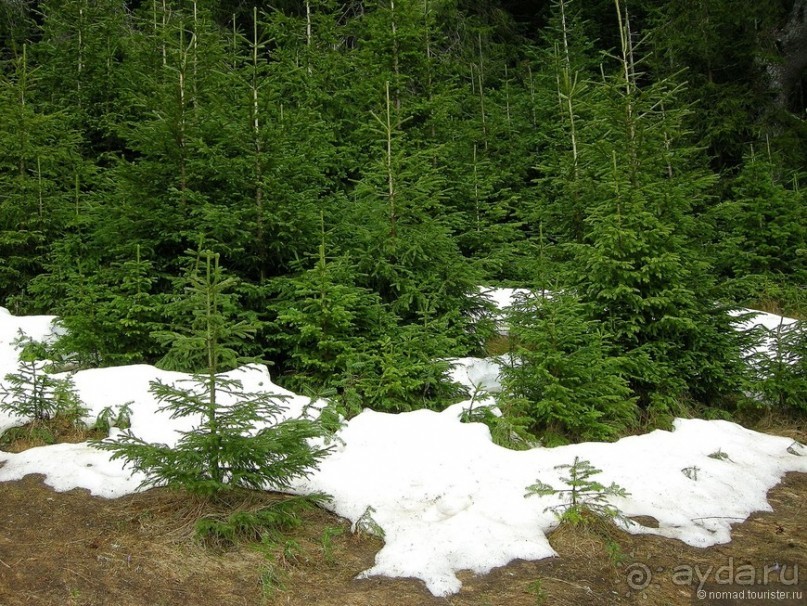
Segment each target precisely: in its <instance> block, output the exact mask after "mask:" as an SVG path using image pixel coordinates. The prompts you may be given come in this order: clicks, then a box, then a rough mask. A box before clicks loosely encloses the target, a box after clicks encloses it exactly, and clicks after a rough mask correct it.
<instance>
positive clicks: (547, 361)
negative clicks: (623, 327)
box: [498, 294, 637, 444]
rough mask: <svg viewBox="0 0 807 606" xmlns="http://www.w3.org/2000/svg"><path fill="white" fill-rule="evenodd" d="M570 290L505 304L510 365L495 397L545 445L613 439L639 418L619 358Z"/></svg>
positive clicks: (622, 362)
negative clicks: (508, 305)
mask: <svg viewBox="0 0 807 606" xmlns="http://www.w3.org/2000/svg"><path fill="white" fill-rule="evenodd" d="M586 315H587V313H586V309H585V307H584V306H583V305H582V304H581V303H580V302H579V301H577V299H576V297H574V296H571V295H568V294H555V295H552V297H551V298H545V297H544V296H543V295H540V294H538V295H530V296H528V297H526V298H524V299H523V300H521V301H519V302H517V303H516V304H515V305H513V307H512V308H511V309H510V310H509V311H508V314H507V322H508V325H509V327H510V330H509V335H510V339H511V343H512V349H511V352H510V356H511V364H510V365H508V366H505V367H504V368H503V370H502V374H503V378H504V380H503V386H502V392H501V394H500V395H499V397H498V401H499V404H500V407H501V408H502V410H504V411H506V412H507V414H508V415H510V416H521V417H524V418H528V419H530V426H529V429H530V431H532V432H533V433H534V434H535V435H537V436H539V437H541V438H542V440H543V441H544V442H546V443H548V444H553V443H557V442H558V441H561V442H562V441H566V440H613V439H616V438H618V437H620V436H621V435H622V434H624V432H625V431H626V430H627V429H629V428H630V427H632V426H633V425H634V423H635V422H636V420H637V414H636V412H637V411H636V406H635V401H634V398H633V397H632V395H631V389H630V387H629V384H628V381H627V378H626V376H625V372H624V370H623V366H624V360H622V359H620V358H619V357H617V356H616V355H615V354H614V351H613V348H612V346H611V345H610V344H609V342H608V339H607V337H606V335H605V334H604V330H603V327H602V326H601V325H600V324H599V323H598V322H596V321H594V320H590V319H587V318H586Z"/></svg>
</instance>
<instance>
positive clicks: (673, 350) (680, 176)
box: [573, 7, 741, 415]
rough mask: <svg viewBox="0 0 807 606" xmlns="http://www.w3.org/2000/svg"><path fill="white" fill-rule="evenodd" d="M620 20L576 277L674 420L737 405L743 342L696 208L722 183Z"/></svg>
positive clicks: (669, 86) (638, 383) (646, 387)
mask: <svg viewBox="0 0 807 606" xmlns="http://www.w3.org/2000/svg"><path fill="white" fill-rule="evenodd" d="M618 8H619V7H618ZM618 16H619V20H620V32H621V41H622V43H621V53H620V54H619V56H618V57H616V59H617V61H616V64H617V67H618V69H617V70H616V71H615V72H614V73H612V74H607V73H606V76H605V79H604V80H603V81H602V83H601V84H598V90H597V95H598V99H597V102H596V104H595V105H593V106H592V115H593V117H594V118H595V119H594V120H592V121H591V123H589V125H587V128H586V132H584V133H582V136H583V137H584V145H585V146H586V147H587V148H588V150H587V151H588V152H589V153H591V154H592V155H591V159H590V165H589V166H588V167H587V169H586V170H587V172H586V179H587V181H586V190H585V196H586V218H585V225H586V231H585V234H584V237H583V242H582V243H581V244H579V245H576V246H575V247H574V251H575V255H576V259H575V262H574V266H573V272H574V274H575V276H576V282H577V289H578V292H579V294H580V296H581V299H582V301H584V302H585V303H586V304H587V305H588V306H589V309H590V310H591V312H590V313H591V314H592V317H593V318H595V319H598V320H600V321H601V322H603V323H604V326H605V329H606V330H607V331H608V334H609V335H611V337H612V339H613V342H614V344H615V345H616V346H617V347H618V350H619V351H620V352H621V353H623V354H624V355H625V356H626V360H627V365H626V366H625V368H626V370H627V372H628V374H629V376H630V380H631V387H632V388H633V390H634V392H635V393H636V395H638V397H639V403H640V405H641V406H642V407H643V408H644V409H645V410H650V411H652V413H653V414H655V413H661V414H662V415H667V414H669V413H670V412H681V411H682V410H683V406H685V403H686V402H687V401H688V400H694V401H698V402H701V403H708V404H719V403H720V402H721V398H724V400H722V402H723V403H725V402H726V401H727V400H729V399H731V397H733V394H734V393H736V391H737V389H738V387H739V382H738V381H739V376H740V372H741V363H740V359H739V356H740V351H739V349H740V347H739V342H738V339H739V337H738V336H737V335H736V332H735V331H734V330H733V328H732V324H733V322H734V321H733V320H732V319H731V318H730V317H729V316H728V315H727V313H726V311H727V310H726V308H725V307H721V306H720V305H718V303H717V301H716V300H715V292H714V289H713V280H712V279H710V277H709V274H708V265H707V262H706V260H705V259H704V255H703V254H702V253H701V252H699V251H698V249H697V248H696V246H695V242H694V240H695V237H694V236H695V235H696V232H695V231H694V230H693V225H694V219H695V218H694V216H693V211H692V205H693V200H696V199H698V198H700V197H703V196H705V195H707V192H708V187H709V186H710V184H711V183H712V182H713V177H712V176H711V175H710V174H709V173H708V172H707V171H706V170H705V169H704V168H703V159H702V158H701V157H700V156H699V153H698V150H697V149H696V148H694V147H693V146H692V145H691V144H687V141H686V134H685V131H684V128H683V122H682V119H683V116H684V115H685V112H686V109H685V108H682V107H681V106H680V103H679V101H678V91H679V88H680V87H679V86H677V85H676V84H675V83H674V82H673V81H671V80H662V81H659V82H655V83H650V84H644V83H643V82H642V78H641V73H640V64H639V62H638V51H637V49H636V48H635V47H634V43H633V39H634V38H633V36H634V34H633V32H632V31H630V28H629V20H628V14H627V12H623V11H622V9H621V8H619V13H618Z"/></svg>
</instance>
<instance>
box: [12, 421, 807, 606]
mask: <svg viewBox="0 0 807 606" xmlns="http://www.w3.org/2000/svg"><path fill="white" fill-rule="evenodd" d="M768 431H770V432H771V433H776V434H778V435H788V436H790V437H793V438H794V439H798V440H799V441H801V442H802V443H807V427H804V426H800V427H794V426H792V425H790V426H779V427H772V428H768ZM261 498H265V499H266V500H267V501H271V500H273V499H277V498H279V497H278V496H277V495H272V494H267V495H265V496H264V497H261ZM768 500H769V502H770V504H771V506H772V507H773V511H772V512H761V513H756V514H754V515H752V516H751V517H750V518H749V519H748V520H746V521H745V522H743V523H741V524H737V525H736V526H735V527H734V530H733V533H732V541H731V543H728V544H726V545H717V546H714V547H710V548H707V549H699V548H695V547H689V546H687V545H685V544H683V543H681V542H679V541H676V540H671V539H664V538H660V537H655V536H633V535H630V534H627V533H624V532H621V531H619V530H617V529H616V528H615V527H613V526H611V525H610V524H608V525H602V524H593V525H592V526H591V527H589V528H581V527H569V526H563V527H561V528H560V529H558V530H556V531H555V532H554V533H552V534H551V535H550V537H549V538H550V542H551V543H552V545H553V547H554V549H555V550H556V551H557V553H558V557H556V558H550V559H545V560H541V561H537V562H525V561H516V562H512V563H511V564H509V565H508V566H505V567H502V568H498V569H496V570H494V571H492V572H491V573H489V574H487V575H482V576H478V575H475V574H473V573H471V572H466V573H461V574H460V578H461V580H462V582H463V587H462V590H461V591H460V593H459V594H457V595H453V596H449V597H447V598H436V597H434V596H432V595H431V594H430V593H429V592H428V591H427V590H426V588H425V586H424V585H423V583H422V582H420V581H418V580H413V579H389V578H372V579H363V580H357V579H355V577H356V575H357V574H358V573H359V572H361V571H362V570H365V569H366V568H369V567H370V566H372V565H373V561H374V557H375V554H376V552H377V551H378V550H379V549H380V548H381V546H382V543H381V540H380V539H378V538H375V537H371V536H366V535H354V534H352V533H351V532H350V526H349V524H348V522H347V521H345V520H343V519H340V518H338V517H336V516H334V515H332V514H330V513H328V512H326V511H324V510H320V509H313V510H310V511H308V512H304V513H303V514H302V516H303V524H302V525H301V526H300V527H299V528H297V529H295V530H291V531H289V532H288V533H287V534H286V535H285V536H284V538H283V539H282V540H281V541H280V542H279V543H276V544H274V545H269V544H260V543H258V544H252V545H248V544H247V545H240V546H238V547H236V548H233V549H229V550H214V549H211V548H209V547H204V546H202V545H199V544H198V543H196V542H194V541H193V540H192V539H190V538H189V535H190V533H189V529H190V524H189V522H188V520H189V519H191V516H192V514H193V511H191V510H190V509H189V507H188V505H187V501H186V500H185V499H183V498H182V497H181V496H180V495H178V494H176V493H171V492H168V491H166V490H164V489H153V490H149V491H147V492H144V493H140V494H135V495H130V496H127V497H123V498H120V499H114V500H107V499H102V498H98V497H93V496H90V494H89V493H88V492H87V491H86V490H72V491H70V492H65V493H57V492H54V491H53V490H52V489H50V488H49V487H47V486H46V485H44V484H43V482H42V477H41V476H27V477H26V478H24V479H22V480H20V481H16V482H6V483H2V484H0V606H23V605H26V606H27V605H30V606H40V605H41V606H46V605H48V606H49V605H54V606H55V605H59V606H91V605H92V606H101V605H104V606H105V605H110V606H112V605H114V606H174V605H176V606H180V605H181V606H208V605H209V606H240V605H249V606H259V605H263V604H266V605H278V606H281V605H295V606H297V605H299V606H303V605H305V606H311V605H323V606H415V605H417V606H424V605H426V606H428V605H439V606H461V605H462V606H471V605H473V606H486V605H490V606H500V605H501V606H504V605H507V606H522V605H523V606H526V605H530V606H534V605H537V604H548V605H558V606H563V605H575V606H581V605H589V604H591V605H610V604H647V605H654V606H655V605H658V606H672V605H676V604H682V605H683V604H703V605H713V604H752V603H753V604H776V605H777V606H779V605H783V604H784V605H787V604H802V605H803V604H805V603H807V599H805V598H804V597H803V598H802V599H801V600H799V601H786V600H779V601H763V602H751V601H738V602H730V601H722V602H721V601H715V600H709V599H703V600H700V599H697V598H696V597H693V596H695V594H696V590H697V588H698V587H697V585H698V578H704V579H706V580H707V583H709V582H711V583H714V582H715V581H718V582H721V581H722V582H725V581H727V580H735V581H738V582H740V583H747V582H749V575H751V576H752V577H753V579H752V580H754V581H755V582H756V583H757V585H755V586H754V587H753V588H754V589H757V590H761V589H772V588H780V589H784V590H791V591H792V590H794V589H799V588H800V589H802V590H807V474H795V473H791V474H788V475H787V476H786V477H785V478H784V479H783V481H782V482H781V483H780V484H779V485H778V486H776V487H775V488H773V489H772V490H771V491H770V492H769V493H768ZM643 522H644V523H647V520H643ZM777 565H778V566H779V567H781V569H780V572H776V571H773V568H774V567H776V566H777ZM796 565H798V572H796V571H795V570H794V568H793V567H794V566H796ZM766 569H767V571H768V573H767V574H768V578H767V579H766V578H765V574H766ZM648 572H649V573H650V578H648V577H647V574H646V573H648ZM780 574H781V579H779V575H780ZM643 575H644V576H643ZM799 575H800V576H799ZM687 577H690V578H692V579H693V584H691V585H690V584H687V583H686V582H685V581H686V579H687ZM795 579H798V581H799V585H798V586H795V587H794V586H793V585H790V584H789V583H790V582H791V581H793V580H795ZM780 581H781V583H780ZM631 582H632V583H633V586H634V587H633V588H631V586H630V585H631ZM760 582H761V583H762V584H760ZM645 585H646V586H645ZM726 587H727V586H723V585H721V586H720V587H719V588H726ZM738 587H739V589H743V588H745V587H746V586H745V585H740V586H735V587H734V588H738ZM706 588H707V589H709V587H706ZM804 596H807V593H805V594H804Z"/></svg>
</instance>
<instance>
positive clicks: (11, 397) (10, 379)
mask: <svg viewBox="0 0 807 606" xmlns="http://www.w3.org/2000/svg"><path fill="white" fill-rule="evenodd" d="M14 346H15V347H16V348H17V349H19V350H20V356H19V370H18V372H15V373H9V374H7V375H6V376H5V381H4V383H0V410H2V411H3V412H9V413H11V414H14V415H17V416H20V417H23V418H28V419H31V422H32V423H33V424H34V425H35V424H36V423H38V422H40V421H49V420H51V419H52V418H53V417H55V416H56V415H57V414H58V413H59V412H61V410H62V408H63V407H64V406H65V404H66V403H67V401H68V400H70V401H75V398H73V397H70V396H71V394H72V382H71V381H70V379H69V378H68V379H55V378H54V377H53V376H51V375H50V374H48V372H47V368H46V367H47V365H48V362H47V360H43V359H42V358H43V357H44V355H45V345H44V344H42V343H38V342H36V341H34V340H33V339H31V338H30V337H28V336H26V335H25V334H23V333H22V331H20V334H19V337H18V338H17V339H15V340H14Z"/></svg>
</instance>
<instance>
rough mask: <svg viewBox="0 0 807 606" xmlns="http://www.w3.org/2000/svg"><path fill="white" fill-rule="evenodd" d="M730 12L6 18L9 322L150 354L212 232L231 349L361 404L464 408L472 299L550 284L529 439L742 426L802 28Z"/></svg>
mask: <svg viewBox="0 0 807 606" xmlns="http://www.w3.org/2000/svg"><path fill="white" fill-rule="evenodd" d="M739 4H740V5H742V8H738V6H737V5H738V3H737V2H729V1H727V0H704V1H702V2H698V3H689V2H684V1H676V2H660V1H658V0H619V1H616V2H612V1H610V0H609V1H605V0H602V1H597V2H585V3H584V2H579V1H576V0H551V1H550V0H545V1H541V2H533V3H527V2H516V1H512V0H511V1H508V0H497V1H492V2H485V3H473V2H462V1H455V0H349V1H345V2H342V1H338V0H288V1H283V2H276V3H271V5H270V4H269V3H265V2H255V3H248V2H227V1H216V0H144V1H142V2H115V1H112V0H101V1H97V2H91V1H89V0H64V1H60V2H55V1H53V2H51V1H42V2H5V3H2V4H0V40H1V41H2V52H1V53H0V192H1V193H0V260H2V263H0V304H2V305H5V306H6V307H9V308H11V309H12V310H13V311H15V312H18V313H33V312H42V313H45V312H46V313H53V314H57V315H59V316H60V317H61V318H62V322H63V323H64V325H65V326H66V327H67V328H68V331H69V335H68V336H67V337H65V339H64V340H63V342H62V343H61V344H60V346H59V347H60V348H61V355H64V356H67V355H69V356H71V357H72V358H73V360H74V361H75V362H77V363H78V364H79V365H98V364H101V365H111V364H120V363H132V362H140V361H147V362H156V361H157V360H160V359H162V358H164V356H165V355H166V349H165V344H166V341H165V339H164V336H165V335H166V334H176V333H177V332H181V328H182V327H183V326H188V325H189V323H190V322H191V319H190V315H189V313H190V312H187V310H183V308H182V301H183V300H184V299H183V296H184V294H185V289H186V287H187V284H186V283H185V282H183V280H182V279H181V276H183V275H187V272H188V271H189V270H188V266H187V263H188V262H187V260H186V259H185V257H183V254H184V251H186V250H187V249H189V248H192V249H196V248H197V247H198V246H199V242H200V241H202V242H203V243H204V244H203V246H204V247H205V248H209V249H210V251H211V254H216V255H219V258H220V259H221V263H222V266H225V267H227V268H228V269H229V270H230V271H231V272H232V273H233V275H234V277H237V278H238V280H237V282H236V283H234V284H233V289H232V295H233V296H234V297H235V298H233V299H232V306H233V308H232V309H231V311H232V313H233V314H235V316H236V319H237V320H238V321H245V322H249V323H250V325H251V326H254V328H255V332H254V339H252V340H249V341H247V342H244V343H242V349H241V351H239V354H242V355H249V356H259V357H262V358H268V359H269V361H270V362H272V363H273V364H274V368H273V372H274V373H275V374H276V376H277V377H278V380H280V381H281V382H283V383H285V384H287V385H289V386H294V387H295V388H309V389H312V390H323V389H326V390H328V389H330V390H334V391H333V393H335V394H337V395H338V398H339V399H340V400H341V402H342V404H343V412H344V413H347V414H350V411H354V412H355V411H356V410H359V409H360V408H361V407H362V406H373V407H375V408H379V409H383V410H390V411H395V410H409V409H412V408H416V407H421V406H436V405H437V402H438V400H440V401H443V402H445V399H446V398H449V399H450V397H451V396H452V394H454V390H453V389H452V387H451V386H450V385H447V384H446V383H445V381H444V380H443V378H442V372H443V370H444V368H445V363H442V362H434V361H433V360H440V359H445V358H446V357H449V356H457V355H468V354H472V353H481V352H482V351H483V348H484V343H485V339H486V337H487V336H489V333H488V332H486V331H485V330H484V329H483V328H482V327H481V326H480V325H479V324H478V323H477V322H476V320H477V319H478V318H479V317H480V315H481V316H484V314H482V313H481V312H482V311H483V310H484V306H485V303H484V301H482V300H481V299H480V298H479V297H478V295H477V293H478V291H477V286H478V285H479V284H484V283H493V284H501V285H517V286H522V285H529V286H534V287H535V288H536V290H538V291H541V290H542V289H546V288H548V287H549V286H552V288H553V289H555V290H558V291H563V293H564V298H563V299H560V300H559V301H558V302H556V303H551V304H550V303H546V302H545V303H541V304H538V303H536V304H535V306H534V307H531V308H528V309H522V310H520V311H519V312H518V313H517V315H516V316H514V318H513V322H514V323H515V326H516V327H517V330H515V331H514V338H513V339H512V341H513V343H512V347H513V348H514V352H515V353H517V356H518V357H519V358H520V360H521V362H522V364H523V368H521V369H520V370H518V371H517V372H515V371H514V374H513V375H512V376H511V377H510V380H509V384H510V386H511V387H512V390H513V391H512V392H511V393H510V394H509V396H508V397H510V398H511V401H516V400H518V401H519V402H522V404H523V406H522V405H519V406H514V407H513V408H514V409H518V414H520V415H521V414H524V413H525V411H526V412H527V414H531V415H532V428H533V429H534V430H536V431H539V432H540V431H545V430H551V431H555V432H556V433H558V435H563V436H565V437H574V436H575V435H576V436H578V437H581V436H585V437H596V438H608V437H613V436H615V435H618V434H619V432H620V431H624V430H625V429H626V428H627V427H629V426H631V425H632V424H633V423H635V422H636V421H637V420H642V419H644V420H659V419H666V418H669V415H670V414H680V413H681V412H682V411H685V410H691V409H692V408H693V407H694V408H698V407H701V406H710V407H718V408H722V409H723V410H731V409H733V407H734V406H735V403H736V402H737V401H738V397H739V394H740V393H749V390H748V389H747V388H743V387H742V386H743V381H745V380H746V379H748V377H743V376H741V375H742V365H741V363H740V360H741V354H742V352H741V349H742V347H743V343H741V342H740V340H739V339H738V338H737V337H736V333H735V331H734V327H733V326H732V320H731V319H730V317H729V316H728V315H727V313H726V312H727V310H729V309H731V307H732V306H733V305H737V304H744V305H753V304H758V305H759V304H763V303H764V304H765V305H766V306H768V307H770V308H775V309H776V310H778V311H782V310H783V311H785V312H787V313H791V314H794V315H798V314H804V313H805V307H807V305H805V296H804V279H805V276H806V275H807V273H806V272H807V270H805V263H806V262H807V256H806V253H805V250H807V246H806V245H805V237H806V236H805V234H807V212H804V209H805V201H804V192H803V189H802V187H801V185H800V183H801V182H802V181H803V179H804V175H803V168H804V166H805V158H806V157H807V152H805V150H807V127H806V126H805V121H804V110H805V101H804V92H803V91H804V82H805V75H804V66H803V65H802V66H801V68H799V61H798V59H799V58H798V56H797V52H796V50H794V49H796V46H794V44H793V43H792V41H791V38H792V36H793V32H796V33H798V31H801V30H800V29H799V28H800V27H804V25H803V23H802V22H801V21H799V19H800V18H801V19H802V21H803V11H802V13H799V12H798V10H797V9H798V5H799V2H798V1H797V2H793V1H790V2H773V1H765V2H752V1H751V0H748V1H743V2H741V3H739ZM801 4H803V3H801ZM799 15H801V17H800V16H799ZM799 69H801V71H799ZM538 327H543V329H545V330H548V331H556V332H557V339H558V340H556V341H548V340H547V338H546V337H545V336H541V335H539V334H538V333H539V332H541V331H539V329H538ZM553 334H555V333H554V332H553ZM570 348H571V349H570ZM538 352H544V353H545V354H546V355H548V356H550V355H551V356H556V357H558V360H557V364H559V365H561V366H563V365H564V364H565V365H566V366H565V368H563V369H560V368H554V367H553V368H549V367H548V366H547V364H549V362H547V361H543V362H542V361H540V360H539V357H540V356H539V355H538ZM563 352H566V353H574V355H572V356H571V357H568V356H566V357H564V356H565V354H564V355H561V354H562V353H563ZM169 357H170V356H169ZM553 359H554V358H553ZM552 364H555V362H552ZM584 371H585V372H584ZM531 373H532V374H531ZM581 385H585V386H586V387H585V389H584V390H583V391H585V392H586V393H589V395H588V396H585V397H583V396H581V395H580V394H579V393H577V392H576V391H575V390H578V391H579V389H582V388H580V386H581ZM575 386H577V387H575ZM598 386H599V387H598ZM788 389H789V388H788ZM547 390H549V391H552V390H554V391H558V393H561V392H562V393H563V394H565V395H563V397H560V396H559V397H557V398H555V399H551V398H550V399H547V398H549V396H548V395H547V393H548V392H547ZM567 390H571V391H567ZM595 391H596V392H598V394H599V395H598V396H597V397H594V396H593V395H591V393H593V392H595ZM791 391H792V390H791ZM765 392H766V393H770V388H769V387H766V388H765ZM788 393H790V391H789V392H788ZM580 397H583V399H582V400H581V399H580ZM774 399H775V398H774ZM573 410H584V411H586V412H585V414H583V413H581V414H582V415H583V416H582V417H580V418H584V419H588V420H589V421H590V422H588V421H585V422H582V421H580V420H579V419H578V415H576V414H573V413H572V412H570V411H573ZM529 411H531V412H529ZM586 415H588V416H586ZM572 417H574V418H572ZM575 419H577V420H575ZM581 422H582V423H583V425H581V424H580V423H581Z"/></svg>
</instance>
